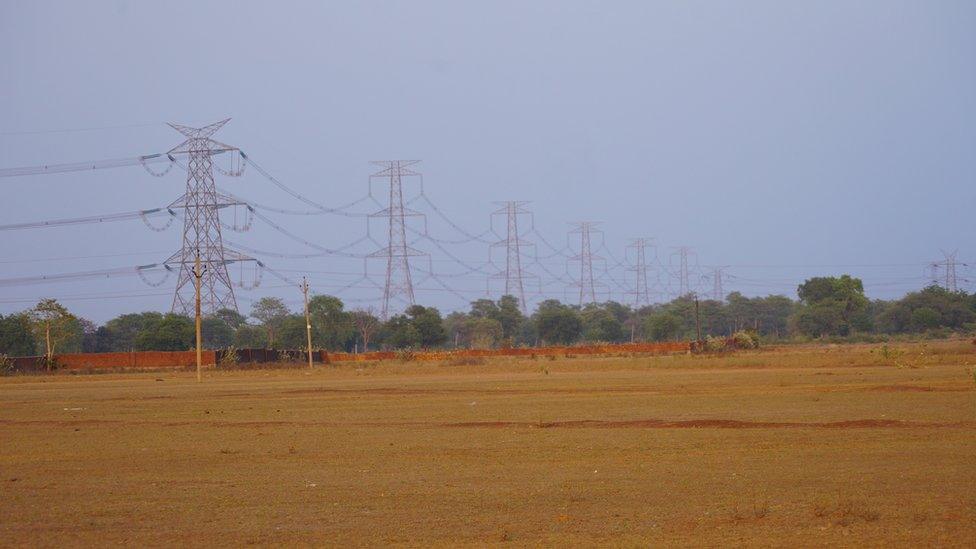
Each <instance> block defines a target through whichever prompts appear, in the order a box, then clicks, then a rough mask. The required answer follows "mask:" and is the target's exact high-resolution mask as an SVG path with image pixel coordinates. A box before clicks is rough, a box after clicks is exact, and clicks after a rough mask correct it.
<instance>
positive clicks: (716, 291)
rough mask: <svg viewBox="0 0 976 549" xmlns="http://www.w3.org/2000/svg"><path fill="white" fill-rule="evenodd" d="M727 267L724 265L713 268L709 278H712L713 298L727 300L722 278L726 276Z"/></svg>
mask: <svg viewBox="0 0 976 549" xmlns="http://www.w3.org/2000/svg"><path fill="white" fill-rule="evenodd" d="M727 268H728V267H727V266H722V267H713V268H712V269H711V275H710V276H709V278H711V279H712V299H714V300H715V301H725V290H724V289H723V288H722V280H723V278H724V277H725V269H727Z"/></svg>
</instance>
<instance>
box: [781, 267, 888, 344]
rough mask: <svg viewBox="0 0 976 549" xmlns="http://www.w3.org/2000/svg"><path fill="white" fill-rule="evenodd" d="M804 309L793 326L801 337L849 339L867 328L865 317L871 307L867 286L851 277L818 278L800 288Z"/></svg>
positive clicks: (798, 312) (794, 316)
mask: <svg viewBox="0 0 976 549" xmlns="http://www.w3.org/2000/svg"><path fill="white" fill-rule="evenodd" d="M797 295H798V296H799V297H800V307H799V308H798V309H797V311H796V313H795V314H794V315H793V326H794V328H795V329H796V330H797V331H799V332H800V333H803V334H806V335H810V336H814V337H822V336H825V335H841V336H844V335H848V334H849V333H851V331H852V329H854V328H861V329H864V328H867V327H869V325H868V324H867V322H866V320H867V319H866V318H865V315H864V314H863V313H864V312H865V311H866V309H867V306H868V299H867V297H865V296H864V284H863V283H862V282H861V280H860V279H859V278H853V277H851V276H850V275H842V276H839V277H833V276H830V277H815V278H811V279H808V280H807V281H805V282H804V283H803V284H800V286H799V287H798V288H797Z"/></svg>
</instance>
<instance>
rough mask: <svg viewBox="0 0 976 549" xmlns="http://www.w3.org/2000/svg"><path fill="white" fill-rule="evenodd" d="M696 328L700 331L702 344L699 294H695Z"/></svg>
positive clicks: (699, 336) (699, 335)
mask: <svg viewBox="0 0 976 549" xmlns="http://www.w3.org/2000/svg"><path fill="white" fill-rule="evenodd" d="M695 330H696V331H697V332H698V344H699V345H701V340H702V337H701V312H700V309H699V307H698V294H697V293H696V294H695Z"/></svg>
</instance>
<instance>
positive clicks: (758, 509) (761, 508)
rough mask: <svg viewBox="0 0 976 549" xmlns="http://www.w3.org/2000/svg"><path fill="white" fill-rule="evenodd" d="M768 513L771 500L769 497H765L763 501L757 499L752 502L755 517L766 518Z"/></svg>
mask: <svg viewBox="0 0 976 549" xmlns="http://www.w3.org/2000/svg"><path fill="white" fill-rule="evenodd" d="M768 514H769V500H768V499H763V500H762V501H758V500H757V501H754V502H752V516H753V517H755V518H757V519H761V518H766V515H768Z"/></svg>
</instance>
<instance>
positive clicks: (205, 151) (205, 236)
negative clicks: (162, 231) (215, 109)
mask: <svg viewBox="0 0 976 549" xmlns="http://www.w3.org/2000/svg"><path fill="white" fill-rule="evenodd" d="M228 120H230V119H229V118H227V119H224V120H221V121H220V122H215V123H213V124H210V125H209V126H204V127H202V128H191V127H188V126H182V125H179V124H170V126H171V127H172V128H173V129H175V130H176V131H178V132H180V133H181V134H183V135H184V136H185V137H186V141H184V142H183V143H181V144H179V145H177V146H176V147H174V148H173V149H171V150H170V151H169V153H168V154H169V155H170V157H172V156H173V155H176V154H185V155H186V159H187V166H186V168H187V169H186V193H185V194H184V195H183V196H182V197H181V198H180V199H179V200H178V201H177V202H176V203H174V204H173V205H172V206H171V207H179V208H182V209H183V212H184V218H183V246H182V247H181V249H180V251H179V252H176V253H175V254H173V255H172V256H170V258H169V259H167V260H166V261H165V264H166V265H167V266H170V267H173V268H178V269H179V278H178V279H177V282H176V294H175V296H174V297H173V312H178V313H183V314H190V313H192V312H193V311H194V309H195V301H194V291H195V288H194V284H195V281H196V278H195V276H194V272H193V267H194V263H195V261H196V256H197V254H199V256H200V262H201V265H202V276H201V279H200V288H201V290H200V300H201V309H202V310H203V312H204V313H213V312H216V311H217V310H220V309H233V310H235V311H236V310H237V300H236V298H235V297H234V285H233V282H231V278H230V275H229V274H228V272H227V265H228V263H233V262H237V261H253V259H252V258H250V257H247V256H245V255H243V254H240V253H238V252H235V251H232V250H229V249H227V248H225V247H224V242H223V237H222V236H221V233H220V219H219V217H218V211H219V210H220V208H221V207H223V206H225V205H226V202H227V200H228V199H227V197H223V196H221V195H219V194H218V193H217V188H216V186H215V184H214V163H213V157H214V155H216V154H221V153H225V152H232V151H239V149H237V148H236V147H231V146H230V145H225V144H223V143H221V142H219V141H215V140H213V139H211V137H210V136H212V135H213V134H214V133H215V132H216V131H217V130H219V129H220V128H221V127H223V126H224V124H226V123H227V121H228Z"/></svg>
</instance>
